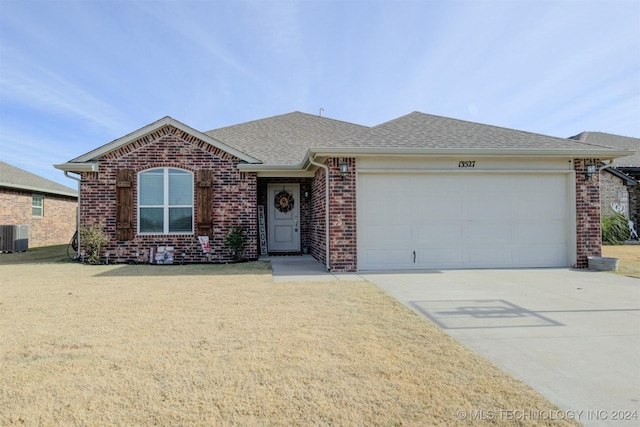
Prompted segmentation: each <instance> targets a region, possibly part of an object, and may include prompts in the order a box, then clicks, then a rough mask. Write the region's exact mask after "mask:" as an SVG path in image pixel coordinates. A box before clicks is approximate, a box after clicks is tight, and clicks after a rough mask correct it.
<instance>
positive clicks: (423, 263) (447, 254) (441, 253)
mask: <svg viewBox="0 0 640 427" xmlns="http://www.w3.org/2000/svg"><path fill="white" fill-rule="evenodd" d="M463 261H464V251H463V249H462V248H438V249H434V248H431V249H420V250H418V251H416V264H417V266H418V267H419V268H451V267H456V266H459V265H460V264H462V262H463Z"/></svg>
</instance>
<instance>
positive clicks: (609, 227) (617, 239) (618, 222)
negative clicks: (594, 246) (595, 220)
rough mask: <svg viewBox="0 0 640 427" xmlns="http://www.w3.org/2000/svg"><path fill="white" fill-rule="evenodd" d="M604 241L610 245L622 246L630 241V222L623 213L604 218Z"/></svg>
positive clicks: (601, 221)
mask: <svg viewBox="0 0 640 427" xmlns="http://www.w3.org/2000/svg"><path fill="white" fill-rule="evenodd" d="M600 226H601V229H602V241H603V242H604V243H608V244H610V245H620V244H622V243H624V242H625V241H626V240H628V239H629V237H630V236H631V229H630V228H629V220H628V219H627V217H626V216H624V215H623V214H621V213H615V214H613V215H609V216H605V217H602V219H601V220H600Z"/></svg>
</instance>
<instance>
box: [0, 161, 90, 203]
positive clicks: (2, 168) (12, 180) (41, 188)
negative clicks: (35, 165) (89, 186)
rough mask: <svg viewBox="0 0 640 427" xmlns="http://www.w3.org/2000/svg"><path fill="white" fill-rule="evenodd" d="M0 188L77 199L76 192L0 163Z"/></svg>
mask: <svg viewBox="0 0 640 427" xmlns="http://www.w3.org/2000/svg"><path fill="white" fill-rule="evenodd" d="M0 187H10V188H18V189H23V190H29V191H38V192H42V193H50V194H59V195H63V196H71V197H77V196H78V192H77V191H76V190H74V189H72V188H69V187H65V186H64V185H62V184H58V183H57V182H54V181H51V180H48V179H46V178H43V177H41V176H38V175H36V174H33V173H31V172H27V171H25V170H23V169H20V168H17V167H15V166H12V165H10V164H8V163H5V162H2V161H0Z"/></svg>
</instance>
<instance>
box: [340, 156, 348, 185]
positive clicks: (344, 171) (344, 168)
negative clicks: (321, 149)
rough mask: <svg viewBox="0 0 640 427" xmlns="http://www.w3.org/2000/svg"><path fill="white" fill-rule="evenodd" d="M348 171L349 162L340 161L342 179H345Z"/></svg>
mask: <svg viewBox="0 0 640 427" xmlns="http://www.w3.org/2000/svg"><path fill="white" fill-rule="evenodd" d="M348 173H349V163H347V162H346V161H345V160H343V161H342V162H340V177H341V178H342V180H343V181H344V180H345V179H347V174H348Z"/></svg>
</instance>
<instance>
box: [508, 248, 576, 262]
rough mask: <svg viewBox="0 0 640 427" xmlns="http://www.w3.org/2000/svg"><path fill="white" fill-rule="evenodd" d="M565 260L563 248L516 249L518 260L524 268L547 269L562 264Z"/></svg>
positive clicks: (564, 249)
mask: <svg viewBox="0 0 640 427" xmlns="http://www.w3.org/2000/svg"><path fill="white" fill-rule="evenodd" d="M565 258H566V247H565V246H557V245H556V246H545V245H540V246H530V247H520V248H518V259H519V260H521V262H522V263H524V264H525V266H526V267H549V266H557V265H558V263H559V262H562V263H564V259H565Z"/></svg>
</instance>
